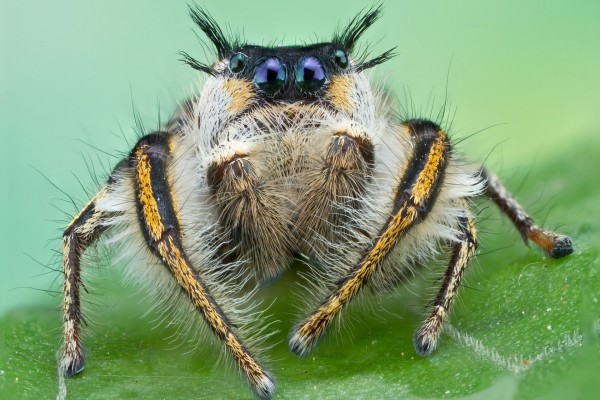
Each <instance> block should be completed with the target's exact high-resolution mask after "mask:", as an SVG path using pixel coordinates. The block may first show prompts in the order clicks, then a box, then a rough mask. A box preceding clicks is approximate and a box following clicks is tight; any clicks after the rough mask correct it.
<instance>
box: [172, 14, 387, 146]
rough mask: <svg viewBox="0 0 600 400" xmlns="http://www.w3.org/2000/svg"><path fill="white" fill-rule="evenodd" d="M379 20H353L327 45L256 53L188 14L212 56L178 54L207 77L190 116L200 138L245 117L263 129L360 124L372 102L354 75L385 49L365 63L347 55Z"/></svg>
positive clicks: (207, 19)
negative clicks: (336, 121)
mask: <svg viewBox="0 0 600 400" xmlns="http://www.w3.org/2000/svg"><path fill="white" fill-rule="evenodd" d="M379 14H380V10H379V9H378V8H377V9H374V10H371V11H370V12H367V13H365V14H359V15H357V16H356V17H355V18H354V19H353V20H352V21H351V22H350V24H349V25H348V26H347V27H346V28H345V29H343V30H341V31H338V32H336V33H335V34H334V36H333V38H332V39H331V41H329V42H324V43H317V44H311V45H305V46H280V47H264V46H256V45H248V44H240V43H237V42H236V41H232V40H229V39H228V38H227V37H226V36H225V34H224V33H223V31H222V30H221V29H220V28H219V26H218V25H217V23H216V22H215V21H214V20H213V19H212V17H210V15H208V14H207V13H206V12H205V11H203V10H201V9H191V16H192V19H193V20H194V22H196V24H197V25H198V26H199V27H200V29H201V30H202V31H203V32H204V34H205V35H206V36H207V37H208V39H209V40H210V41H211V42H212V43H213V44H214V46H215V48H216V50H217V56H218V57H217V60H218V61H217V62H215V63H214V64H212V65H208V64H203V63H202V62H200V61H198V60H196V59H194V58H192V57H191V56H189V55H188V54H186V53H182V54H183V56H184V61H185V62H186V63H188V64H189V65H190V66H192V67H193V68H194V69H196V70H199V71H202V72H205V73H207V74H208V75H209V78H208V79H207V81H206V83H205V85H204V88H203V91H202V94H201V96H200V99H199V102H198V104H197V106H198V108H197V109H196V114H197V115H196V116H197V117H198V120H199V122H200V125H201V131H202V132H203V134H204V135H206V136H205V137H212V136H213V135H215V134H217V133H218V132H223V130H224V129H226V127H227V126H228V125H229V124H230V123H232V122H234V121H239V120H241V119H244V120H246V121H247V120H248V118H250V119H251V120H252V119H253V120H254V121H256V122H257V125H263V126H264V125H265V121H266V120H267V119H272V118H276V119H277V118H279V117H281V116H284V117H285V118H289V117H290V116H291V115H293V116H294V118H291V119H290V120H288V122H292V123H297V122H298V120H297V118H303V119H304V120H308V119H311V118H312V119H313V121H316V120H319V119H322V118H324V117H327V116H334V117H335V116H338V115H339V116H343V117H345V118H346V119H353V120H357V122H361V123H362V122H364V121H361V120H364V119H365V118H364V117H365V116H366V115H368V114H369V113H370V112H371V110H372V105H373V101H372V94H371V89H370V85H369V82H368V80H367V79H366V78H365V77H364V74H363V73H362V71H364V70H365V69H368V68H371V67H373V66H375V65H377V64H380V63H382V62H384V61H386V60H388V59H389V58H390V57H392V56H393V52H392V50H393V49H392V50H390V51H387V52H385V53H383V54H381V55H379V56H377V57H375V58H373V59H369V60H365V59H364V57H360V56H359V57H352V54H353V52H354V50H355V45H356V42H357V41H358V39H359V38H360V36H361V35H362V34H363V33H364V31H365V30H366V29H368V27H369V26H371V25H372V24H373V23H374V22H375V21H376V20H377V19H378V18H379ZM285 118H284V119H285ZM294 120H295V121H294ZM246 125H247V124H246ZM268 125H270V124H268ZM276 125H277V126H279V125H280V124H279V122H278V123H276ZM270 127H271V128H276V127H275V126H272V125H271V126H270ZM261 130H263V129H261ZM275 130H278V129H275Z"/></svg>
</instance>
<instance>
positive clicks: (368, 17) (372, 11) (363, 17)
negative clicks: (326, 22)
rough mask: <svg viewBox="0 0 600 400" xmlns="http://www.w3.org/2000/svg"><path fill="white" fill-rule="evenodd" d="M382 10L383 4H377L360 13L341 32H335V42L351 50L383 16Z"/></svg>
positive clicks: (348, 50)
mask: <svg viewBox="0 0 600 400" xmlns="http://www.w3.org/2000/svg"><path fill="white" fill-rule="evenodd" d="M382 11H383V6H382V5H381V4H377V5H374V6H372V7H371V8H369V9H367V10H366V11H364V12H360V13H358V14H357V15H356V16H355V17H354V18H352V20H351V21H350V22H349V23H348V25H347V26H346V27H345V28H344V29H343V30H342V31H341V32H336V33H335V34H334V36H333V43H336V44H338V45H339V46H341V47H342V48H344V49H345V50H346V51H347V52H351V51H352V49H354V46H355V45H356V43H357V42H358V39H360V37H361V36H362V35H363V33H365V31H366V30H367V29H369V27H370V26H371V25H373V24H374V23H375V22H376V21H377V20H378V19H379V18H380V17H381V13H382Z"/></svg>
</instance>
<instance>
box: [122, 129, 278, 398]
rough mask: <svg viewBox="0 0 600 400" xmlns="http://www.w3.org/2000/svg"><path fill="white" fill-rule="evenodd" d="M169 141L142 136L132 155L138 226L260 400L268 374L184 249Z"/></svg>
mask: <svg viewBox="0 0 600 400" xmlns="http://www.w3.org/2000/svg"><path fill="white" fill-rule="evenodd" d="M169 140H170V137H169V135H168V134H166V133H157V134H152V135H148V136H145V137H144V138H142V139H141V140H140V141H139V142H138V144H137V145H136V147H135V149H134V150H133V152H132V155H131V159H132V164H133V167H134V168H135V178H134V184H135V194H136V197H137V200H138V201H137V202H136V204H137V211H138V217H139V221H140V226H141V228H142V231H143V233H144V235H145V236H146V239H147V241H148V245H149V247H150V249H151V250H152V252H153V253H154V254H155V255H156V256H157V257H159V258H160V259H161V260H162V262H163V264H164V265H165V267H166V268H167V269H168V270H169V272H170V273H171V275H172V276H173V278H174V279H175V280H176V281H177V283H178V284H179V285H180V286H181V289H182V290H183V291H184V292H185V294H186V295H187V296H188V298H189V299H190V301H191V302H192V303H193V305H194V306H195V308H196V309H197V310H198V312H199V313H200V315H201V317H202V318H203V319H204V320H205V321H206V323H207V324H208V326H209V327H210V329H211V330H212V332H213V333H214V334H215V336H216V337H217V338H218V339H219V340H221V341H222V342H223V344H224V345H225V347H226V349H227V351H228V352H229V354H231V356H232V357H233V358H234V359H235V361H236V363H237V364H238V366H239V367H240V369H241V371H242V372H243V373H244V375H245V376H246V378H247V379H248V382H249V383H250V385H251V386H252V389H253V390H254V392H255V393H256V394H257V395H258V396H259V397H260V398H263V399H269V398H271V397H272V396H273V393H274V384H273V380H272V378H271V376H270V374H269V373H268V372H267V371H266V370H265V369H264V368H263V367H262V366H261V365H260V364H259V363H258V362H257V361H256V360H255V359H254V357H253V356H252V355H251V354H250V353H249V352H248V350H247V349H246V347H245V346H244V344H243V343H242V342H241V340H240V339H239V338H238V336H237V334H236V333H235V332H234V331H233V329H232V325H231V322H230V321H229V320H228V318H227V316H225V315H224V313H223V312H222V311H221V308H220V307H219V305H218V304H217V302H216V301H215V299H214V298H213V297H212V295H211V294H210V292H209V290H208V287H207V286H206V285H205V284H204V283H203V282H202V278H201V277H200V276H198V274H197V273H196V271H195V270H194V269H193V268H192V266H191V265H190V262H189V260H188V258H187V256H186V254H185V252H184V250H183V247H182V243H181V230H180V226H179V220H178V216H177V212H176V210H177V207H176V205H175V200H176V199H175V198H174V195H173V193H172V191H171V182H169V179H170V178H169V173H168V170H167V163H168V161H169V157H170V155H169V154H170V149H169Z"/></svg>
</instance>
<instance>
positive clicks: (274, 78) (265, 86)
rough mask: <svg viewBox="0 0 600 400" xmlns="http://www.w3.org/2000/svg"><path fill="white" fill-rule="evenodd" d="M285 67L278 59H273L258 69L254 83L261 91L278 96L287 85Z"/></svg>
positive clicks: (266, 61) (263, 63) (264, 62)
mask: <svg viewBox="0 0 600 400" xmlns="http://www.w3.org/2000/svg"><path fill="white" fill-rule="evenodd" d="M285 76H286V71H285V66H284V65H283V64H281V61H279V59H278V58H275V57H271V58H268V59H266V60H265V61H263V62H262V63H260V64H259V65H258V67H257V68H256V73H255V74H254V82H255V83H256V86H258V88H259V89H260V90H262V91H263V92H265V93H268V94H276V93H277V92H279V91H281V89H282V88H283V85H284V84H285Z"/></svg>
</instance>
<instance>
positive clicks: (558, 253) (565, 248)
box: [550, 236, 573, 258]
mask: <svg viewBox="0 0 600 400" xmlns="http://www.w3.org/2000/svg"><path fill="white" fill-rule="evenodd" d="M571 253H573V241H572V240H571V238H570V237H568V236H558V237H557V238H556V240H555V241H554V247H552V250H551V251H550V257H552V258H562V257H565V256H568V255H569V254H571Z"/></svg>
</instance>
